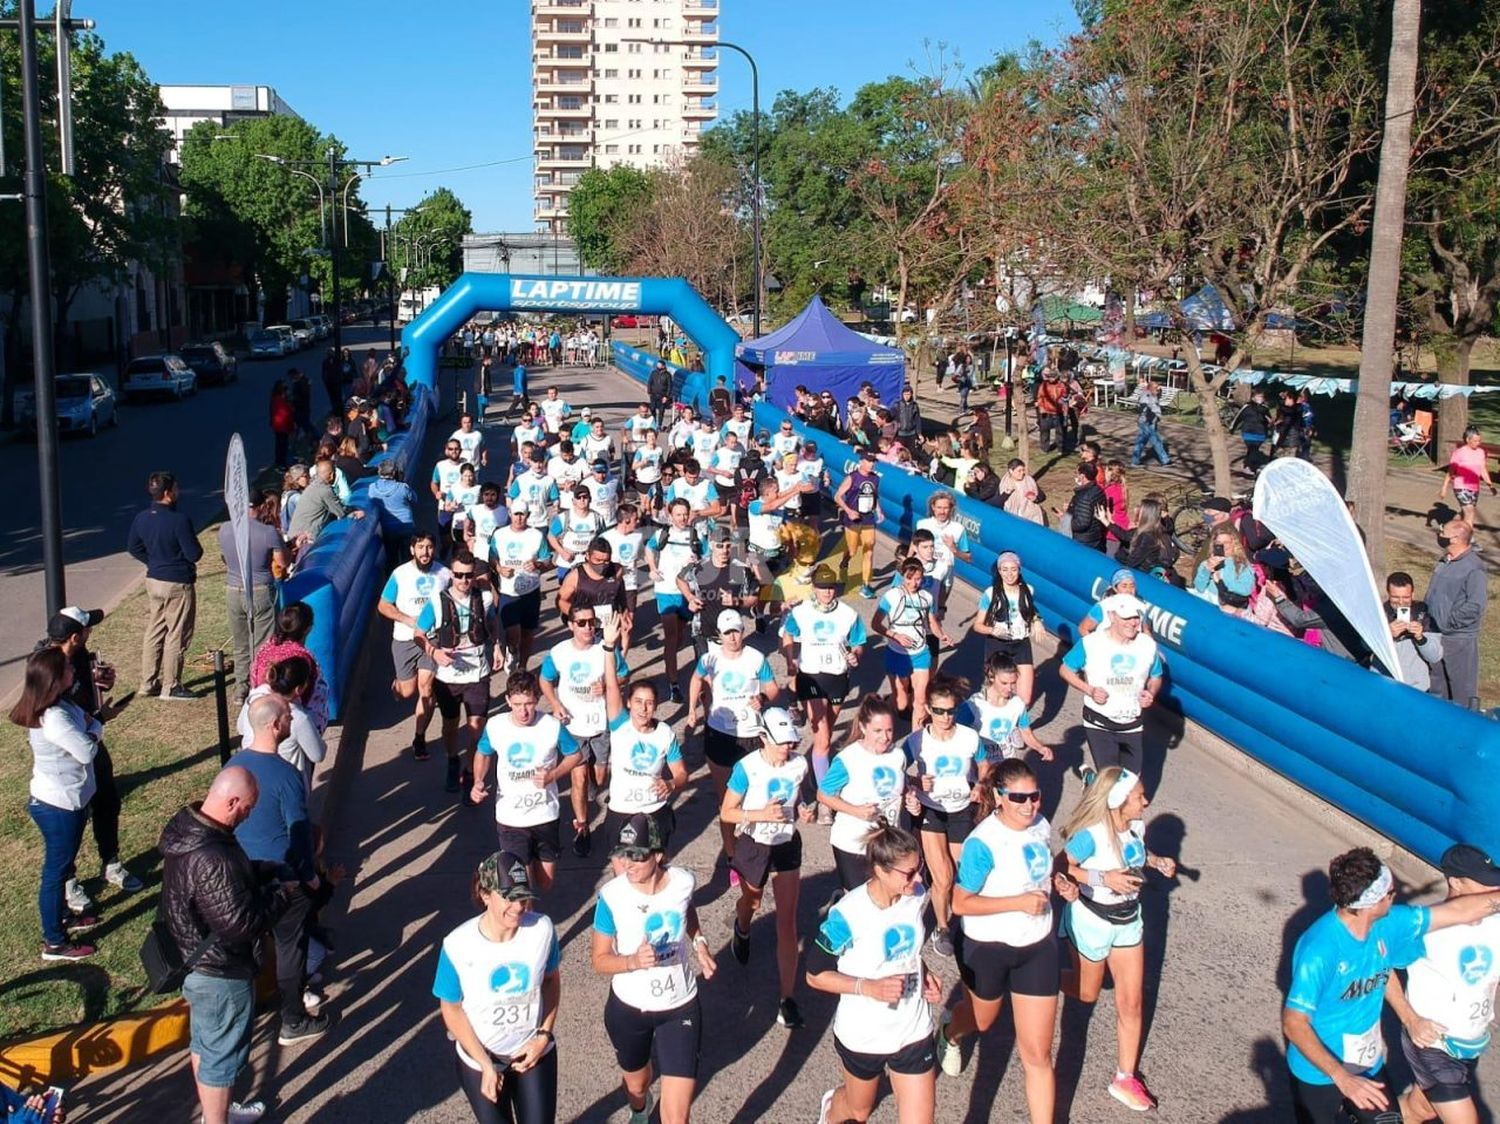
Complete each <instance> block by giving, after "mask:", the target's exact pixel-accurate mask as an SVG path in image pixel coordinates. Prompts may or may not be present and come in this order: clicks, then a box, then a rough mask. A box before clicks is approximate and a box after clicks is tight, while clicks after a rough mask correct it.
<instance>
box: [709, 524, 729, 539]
mask: <svg viewBox="0 0 1500 1124" xmlns="http://www.w3.org/2000/svg"><path fill="white" fill-rule="evenodd" d="M708 541H709V542H734V532H733V531H731V530H730V529H729V528H728V527H715V528H714V529H713V530H712V531H710V532H709V533H708Z"/></svg>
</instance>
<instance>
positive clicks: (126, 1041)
mask: <svg viewBox="0 0 1500 1124" xmlns="http://www.w3.org/2000/svg"><path fill="white" fill-rule="evenodd" d="M187 1044H188V1007H187V1003H186V1002H185V1001H184V1000H181V999H176V1000H173V1001H172V1002H171V1003H167V1004H164V1005H163V1006H161V1007H155V1008H153V1009H152V1010H149V1011H143V1012H141V1013H139V1014H134V1015H122V1016H120V1017H119V1018H117V1019H110V1020H109V1021H108V1022H103V1023H95V1024H93V1025H92V1026H79V1027H74V1028H72V1029H71V1030H63V1031H57V1032H55V1033H53V1034H46V1035H43V1036H42V1037H40V1038H33V1039H30V1040H29V1041H25V1042H13V1043H11V1044H10V1045H7V1046H0V1074H3V1075H4V1077H5V1080H6V1081H7V1082H8V1083H9V1084H11V1085H13V1086H14V1085H19V1086H21V1087H22V1088H25V1087H28V1086H31V1085H56V1084H62V1083H67V1082H71V1081H77V1080H78V1079H79V1078H81V1077H86V1076H88V1075H89V1074H91V1073H102V1072H107V1071H109V1070H112V1069H123V1068H125V1067H126V1066H131V1065H137V1064H139V1063H140V1062H143V1061H145V1060H147V1059H148V1058H152V1057H155V1056H156V1055H157V1054H161V1053H165V1052H166V1051H168V1050H178V1049H181V1048H183V1047H185V1046H186V1045H187Z"/></svg>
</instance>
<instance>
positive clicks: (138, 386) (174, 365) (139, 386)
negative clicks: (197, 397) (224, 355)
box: [120, 352, 198, 398]
mask: <svg viewBox="0 0 1500 1124" xmlns="http://www.w3.org/2000/svg"><path fill="white" fill-rule="evenodd" d="M197 392H198V376H197V375H195V374H193V369H192V368H191V367H189V366H188V365H187V364H186V363H184V362H183V361H182V356H180V355H175V354H172V353H171V352H167V353H165V354H162V355H147V356H143V357H141V358H140V359H132V360H131V361H130V362H129V363H127V364H125V370H124V371H123V372H121V374H120V393H121V394H123V395H124V396H125V397H126V398H136V397H138V396H140V395H142V394H170V395H171V396H172V397H173V398H182V397H184V396H186V395H189V394H196V393H197Z"/></svg>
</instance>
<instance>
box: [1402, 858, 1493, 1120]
mask: <svg viewBox="0 0 1500 1124" xmlns="http://www.w3.org/2000/svg"><path fill="white" fill-rule="evenodd" d="M1439 868H1440V869H1441V870H1442V872H1443V875H1444V877H1446V878H1447V880H1448V899H1449V900H1450V901H1451V900H1452V899H1454V898H1460V897H1465V896H1467V895H1470V894H1483V893H1487V892H1489V891H1491V890H1493V889H1495V888H1496V887H1497V886H1500V867H1497V866H1495V864H1494V861H1493V860H1492V859H1491V858H1490V857H1489V855H1487V854H1485V853H1484V852H1483V851H1481V850H1480V849H1479V848H1478V847H1471V846H1470V845H1468V844H1467V843H1455V844H1454V845H1453V846H1451V847H1449V848H1448V849H1447V850H1446V851H1444V852H1443V857H1442V860H1441V861H1440V863H1439ZM1497 983H1500V916H1495V915H1491V916H1488V917H1485V918H1484V919H1483V920H1481V921H1479V922H1478V923H1476V924H1474V925H1456V926H1454V927H1453V928H1451V929H1443V930H1441V931H1440V932H1436V933H1432V932H1429V933H1428V934H1427V936H1426V937H1424V938H1423V942H1422V958H1421V959H1420V960H1418V961H1417V962H1416V963H1414V964H1412V966H1411V967H1410V968H1408V969H1407V975H1406V992H1405V999H1406V1002H1405V1003H1402V1002H1401V996H1402V993H1401V991H1400V989H1398V988H1392V989H1390V991H1388V992H1387V998H1389V999H1390V1000H1391V1006H1392V1007H1393V1008H1394V1009H1395V1011H1396V1013H1397V1015H1399V1016H1400V1018H1401V1024H1402V1025H1401V1052H1402V1054H1404V1055H1405V1056H1406V1061H1407V1063H1408V1064H1409V1065H1410V1066H1411V1071H1412V1076H1413V1077H1414V1078H1415V1079H1416V1084H1414V1085H1412V1086H1410V1087H1409V1088H1408V1089H1407V1090H1406V1092H1404V1093H1402V1094H1401V1095H1400V1096H1399V1097H1397V1098H1396V1100H1397V1103H1398V1104H1399V1106H1400V1108H1401V1119H1402V1121H1403V1122H1404V1121H1423V1120H1431V1119H1432V1118H1433V1117H1434V1116H1435V1117H1437V1118H1438V1119H1439V1120H1441V1121H1442V1122H1443V1124H1477V1122H1478V1120H1479V1107H1478V1105H1477V1104H1476V1103H1475V1100H1474V1084H1475V1071H1476V1070H1477V1069H1478V1067H1479V1058H1480V1055H1481V1054H1483V1053H1484V1051H1485V1050H1486V1049H1487V1048H1488V1046H1489V1044H1490V1023H1491V1021H1492V1020H1493V1019H1494V1014H1495V985H1496V984H1497Z"/></svg>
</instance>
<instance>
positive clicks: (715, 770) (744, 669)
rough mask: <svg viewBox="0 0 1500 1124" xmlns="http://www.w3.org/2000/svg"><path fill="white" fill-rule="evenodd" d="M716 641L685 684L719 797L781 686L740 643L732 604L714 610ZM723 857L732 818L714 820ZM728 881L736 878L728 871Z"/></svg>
mask: <svg viewBox="0 0 1500 1124" xmlns="http://www.w3.org/2000/svg"><path fill="white" fill-rule="evenodd" d="M715 623H716V625H717V628H716V629H715V631H716V632H717V633H718V636H719V643H718V644H717V645H711V646H710V647H709V648H708V650H707V651H706V652H704V653H703V655H701V656H699V657H698V663H697V665H696V666H695V667H694V668H693V678H692V682H691V683H690V684H689V685H688V708H687V721H688V725H689V726H692V725H693V724H695V723H696V722H697V721H698V715H699V704H700V703H701V704H702V713H703V756H704V757H705V758H706V759H707V760H708V772H709V776H711V777H712V778H713V782H714V791H715V792H716V793H717V794H718V799H719V803H720V804H722V803H723V802H724V791H725V786H726V785H727V784H728V783H729V774H730V773H731V772H732V771H733V769H734V767H735V765H736V764H738V763H739V760H740V758H742V757H744V756H745V755H746V754H748V753H753V752H754V751H755V750H756V749H758V748H760V726H761V723H760V711H761V710H762V708H763V707H765V705H766V704H767V703H770V702H774V701H775V699H776V696H777V695H778V694H780V692H781V687H780V685H779V684H777V682H776V680H775V677H774V676H773V675H772V674H771V665H770V664H769V663H768V662H767V661H766V657H765V656H763V655H761V654H760V653H759V652H757V651H756V650H755V649H754V648H748V647H746V646H745V620H744V618H743V617H741V616H740V614H739V613H738V612H736V611H735V610H734V609H724V610H722V611H720V612H719V613H718V614H717V620H716V622H715ZM719 836H720V841H721V843H722V844H723V857H724V861H725V862H726V863H727V862H730V861H731V860H732V859H733V858H734V824H732V823H730V822H729V821H727V820H724V819H720V820H719ZM730 874H731V876H732V877H731V878H730V881H731V882H734V881H736V877H734V876H733V875H734V872H733V870H732V869H731V871H730Z"/></svg>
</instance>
